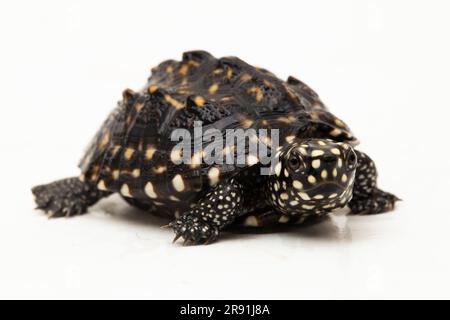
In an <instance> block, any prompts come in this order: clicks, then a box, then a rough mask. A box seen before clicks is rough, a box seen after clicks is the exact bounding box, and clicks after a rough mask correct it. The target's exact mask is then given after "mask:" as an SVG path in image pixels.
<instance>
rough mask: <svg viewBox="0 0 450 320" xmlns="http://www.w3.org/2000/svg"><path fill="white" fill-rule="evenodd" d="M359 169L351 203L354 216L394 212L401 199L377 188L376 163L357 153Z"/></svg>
mask: <svg viewBox="0 0 450 320" xmlns="http://www.w3.org/2000/svg"><path fill="white" fill-rule="evenodd" d="M355 152H356V153H357V156H358V167H357V169H356V177H355V185H354V187H353V198H352V200H351V201H350V202H349V204H348V206H349V207H350V209H351V211H352V213H353V214H378V213H384V212H388V211H392V210H393V209H394V207H395V203H396V202H397V201H399V200H400V199H399V198H397V197H396V196H395V195H393V194H391V193H389V192H385V191H383V190H380V189H379V188H378V187H377V176H378V175H377V170H376V167H375V163H374V162H373V160H372V159H370V157H369V156H367V155H366V154H364V153H362V152H360V151H356V150H355Z"/></svg>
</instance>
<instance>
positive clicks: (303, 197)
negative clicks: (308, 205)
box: [298, 192, 311, 201]
mask: <svg viewBox="0 0 450 320" xmlns="http://www.w3.org/2000/svg"><path fill="white" fill-rule="evenodd" d="M298 195H299V196H300V198H302V199H303V200H305V201H309V200H311V198H310V197H309V196H308V194H307V193H305V192H299V193H298Z"/></svg>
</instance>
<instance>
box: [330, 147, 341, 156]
mask: <svg viewBox="0 0 450 320" xmlns="http://www.w3.org/2000/svg"><path fill="white" fill-rule="evenodd" d="M331 153H333V154H335V155H340V154H341V151H339V149H338V148H333V149H331Z"/></svg>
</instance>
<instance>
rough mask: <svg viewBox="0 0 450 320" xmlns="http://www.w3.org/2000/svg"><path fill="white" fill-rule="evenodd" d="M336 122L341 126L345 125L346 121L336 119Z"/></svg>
mask: <svg viewBox="0 0 450 320" xmlns="http://www.w3.org/2000/svg"><path fill="white" fill-rule="evenodd" d="M334 123H336V124H337V125H338V126H339V127H345V123H344V122H342V120H340V119H335V120H334Z"/></svg>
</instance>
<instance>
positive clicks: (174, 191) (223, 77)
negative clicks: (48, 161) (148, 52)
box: [80, 51, 356, 203]
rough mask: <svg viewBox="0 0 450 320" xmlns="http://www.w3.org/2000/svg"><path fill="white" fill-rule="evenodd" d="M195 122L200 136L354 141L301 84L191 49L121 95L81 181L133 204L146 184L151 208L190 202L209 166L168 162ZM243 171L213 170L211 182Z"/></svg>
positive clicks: (90, 149) (206, 182) (206, 183)
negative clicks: (230, 132)
mask: <svg viewBox="0 0 450 320" xmlns="http://www.w3.org/2000/svg"><path fill="white" fill-rule="evenodd" d="M194 121H202V122H203V125H204V130H206V129H208V128H216V129H219V130H220V131H221V132H225V129H228V128H255V129H260V128H265V129H270V128H277V129H280V135H281V137H280V140H282V139H288V138H289V137H291V136H298V137H320V138H330V139H334V140H337V141H348V142H352V143H353V142H355V141H356V140H355V138H354V137H353V135H352V134H351V132H350V129H349V128H348V126H347V125H345V123H344V122H342V121H341V120H340V119H338V118H336V117H335V116H334V115H332V114H331V113H330V112H328V110H327V109H326V107H325V106H324V104H323V103H322V102H321V101H320V99H319V97H318V95H317V94H316V93H315V92H314V91H313V90H312V89H310V88H309V87H308V86H307V85H306V84H304V83H303V82H301V81H300V80H297V79H295V78H293V77H289V78H288V79H287V81H282V80H280V79H278V78H277V77H275V76H274V75H273V74H272V73H270V72H269V71H267V70H265V69H261V68H255V67H253V66H251V65H249V64H247V63H245V62H244V61H242V60H240V59H238V58H236V57H225V58H221V59H216V58H214V57H213V56H212V55H210V54H209V53H207V52H205V51H191V52H186V53H184V54H183V57H182V60H181V61H180V62H178V61H175V60H167V61H164V62H162V63H161V64H159V65H158V66H157V67H155V68H153V69H152V75H151V77H150V78H149V79H148V82H147V85H146V86H145V87H144V88H143V89H142V90H141V91H139V92H133V91H131V90H129V89H128V90H125V91H124V93H123V99H122V100H121V101H120V102H119V103H118V106H117V107H116V109H115V110H114V111H113V112H112V113H111V114H110V116H109V117H108V118H107V120H106V121H105V122H104V124H103V126H102V127H101V129H100V130H99V132H98V133H97V135H96V136H95V137H94V139H93V141H92V142H91V144H90V145H89V147H88V148H87V150H86V154H85V156H84V157H83V159H82V160H81V162H80V168H81V171H82V177H83V179H86V180H88V181H91V182H93V183H96V184H98V185H99V187H101V188H102V189H106V190H109V191H112V192H120V191H122V195H123V196H125V197H131V198H137V199H148V198H149V197H148V195H147V194H146V192H145V187H146V185H147V184H148V182H151V185H152V187H154V189H152V190H153V191H152V192H154V193H155V194H156V195H157V199H156V200H155V202H156V203H158V201H186V202H188V201H192V200H193V199H194V198H195V197H198V194H199V193H200V192H202V191H205V190H207V189H208V188H209V187H210V185H209V180H211V179H210V178H211V173H210V174H209V177H208V173H209V172H210V169H211V168H209V167H208V166H207V165H204V164H202V165H199V166H190V165H175V164H173V162H172V160H173V158H174V157H177V155H176V154H175V155H174V154H173V150H172V149H173V147H174V145H175V144H176V143H174V142H171V141H170V134H171V133H172V131H173V130H174V129H176V128H185V129H188V130H191V131H192V130H193V126H194ZM282 141H283V140H282ZM280 143H281V142H280ZM242 169H243V168H237V167H235V166H233V165H223V166H219V167H218V169H217V170H218V171H219V173H220V174H219V176H220V178H219V177H218V178H217V179H222V178H224V177H227V176H229V175H233V174H235V173H237V172H238V171H239V170H242ZM213 173H215V171H214V172H213ZM174 179H176V180H175V183H172V182H173V181H174ZM180 179H181V181H180ZM152 196H154V194H153V193H152Z"/></svg>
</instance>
